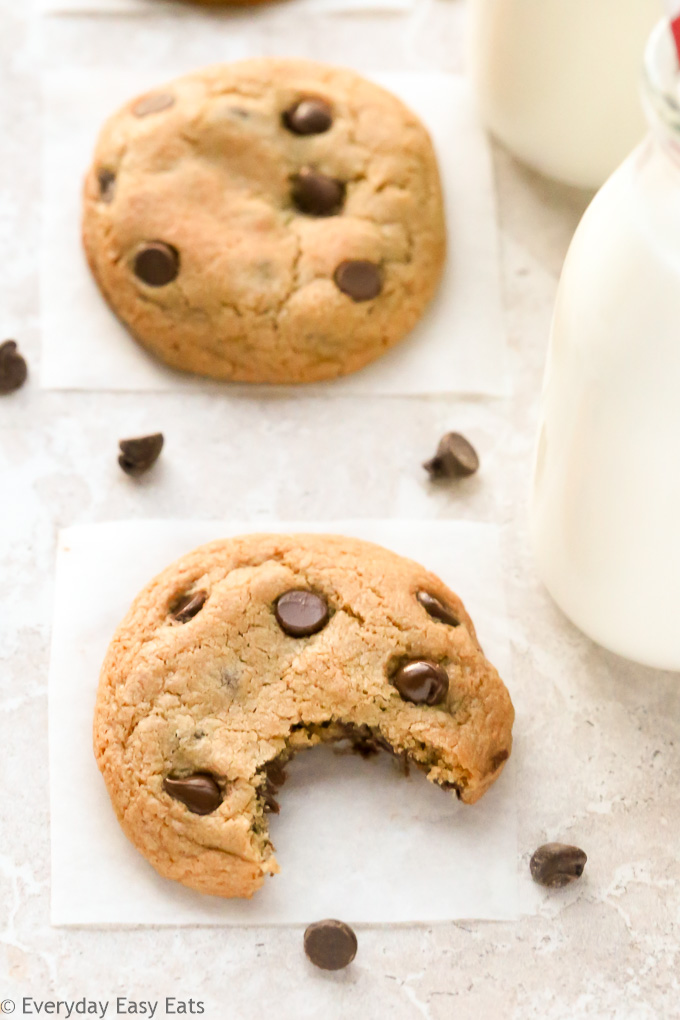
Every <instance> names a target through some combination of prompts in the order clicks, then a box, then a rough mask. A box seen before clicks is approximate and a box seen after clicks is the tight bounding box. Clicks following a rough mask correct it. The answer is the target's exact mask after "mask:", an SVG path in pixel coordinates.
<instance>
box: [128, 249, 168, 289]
mask: <svg viewBox="0 0 680 1020" xmlns="http://www.w3.org/2000/svg"><path fill="white" fill-rule="evenodd" d="M133 269H134V272H135V276H137V277H139V279H140V280H141V281H142V283H145V284H146V285H147V286H148V287H165V286H167V284H168V283H172V281H173V280H176V279H177V274H178V273H179V252H178V251H177V249H176V248H173V246H172V245H171V244H165V242H164V241H149V243H148V244H145V245H144V247H143V248H140V249H139V251H138V252H137V254H136V255H135V260H134V263H133Z"/></svg>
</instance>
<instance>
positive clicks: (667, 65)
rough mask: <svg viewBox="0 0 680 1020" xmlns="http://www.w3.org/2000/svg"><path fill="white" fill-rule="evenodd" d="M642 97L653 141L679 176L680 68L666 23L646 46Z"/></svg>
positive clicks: (654, 33)
mask: <svg viewBox="0 0 680 1020" xmlns="http://www.w3.org/2000/svg"><path fill="white" fill-rule="evenodd" d="M642 94H643V100H644V106H645V111H646V113H647V120H648V121H649V126H650V130H651V133H652V137H653V139H654V140H655V141H656V142H657V144H658V146H659V147H660V148H661V149H662V150H663V151H664V152H665V153H666V155H667V156H668V157H669V158H670V159H671V160H672V161H673V163H674V164H675V166H676V168H677V170H678V174H679V175H680V66H679V62H678V54H677V51H676V49H675V44H674V41H673V34H672V32H671V28H670V25H669V23H668V21H667V20H666V19H664V20H663V21H662V22H660V23H659V24H658V25H657V27H656V28H655V29H654V31H653V33H652V35H651V37H650V40H649V43H648V44H647V49H646V51H645V60H644V70H643V88H642Z"/></svg>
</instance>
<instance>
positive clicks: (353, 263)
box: [333, 259, 382, 301]
mask: <svg viewBox="0 0 680 1020" xmlns="http://www.w3.org/2000/svg"><path fill="white" fill-rule="evenodd" d="M333 279H334V280H335V285H336V287H337V288H338V290H341V291H342V293H343V294H347V296H348V297H351V298H352V301H372V300H373V298H376V297H377V296H378V294H379V293H380V291H381V290H382V276H381V274H380V269H379V268H378V266H376V264H375V262H368V261H367V260H366V259H348V260H347V261H346V262H341V263H340V265H339V266H338V268H337V269H336V270H335V273H334V274H333Z"/></svg>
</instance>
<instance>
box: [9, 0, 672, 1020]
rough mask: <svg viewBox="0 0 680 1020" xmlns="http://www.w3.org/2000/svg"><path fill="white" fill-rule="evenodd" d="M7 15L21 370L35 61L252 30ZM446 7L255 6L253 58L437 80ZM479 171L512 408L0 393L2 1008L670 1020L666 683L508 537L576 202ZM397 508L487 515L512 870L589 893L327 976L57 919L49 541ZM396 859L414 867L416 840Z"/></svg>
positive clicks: (396, 945) (522, 544)
mask: <svg viewBox="0 0 680 1020" xmlns="http://www.w3.org/2000/svg"><path fill="white" fill-rule="evenodd" d="M0 10H1V22H0V23H1V25H2V32H0V53H1V62H0V96H1V97H2V98H1V100H0V126H1V132H2V139H3V158H2V160H1V161H0V249H1V250H2V254H3V258H2V264H3V272H2V274H0V309H2V313H1V318H0V330H1V331H2V333H3V335H5V336H11V335H15V336H16V337H17V338H18V339H19V340H20V342H21V346H22V348H23V349H24V350H25V352H26V353H27V354H28V356H29V359H30V362H31V364H32V365H35V364H36V362H37V359H38V346H39V337H38V313H37V307H38V293H37V272H36V266H37V246H38V233H39V223H40V201H39V193H40V121H39V112H40V110H39V93H38V86H37V71H38V67H39V65H40V63H41V62H43V63H45V64H48V65H50V66H56V65H57V64H58V63H59V61H60V60H64V61H67V62H68V61H76V60H77V61H80V62H82V63H86V64H87V63H92V64H93V63H96V62H98V61H101V62H103V63H104V62H108V63H114V62H120V63H128V64H131V65H134V64H135V63H136V62H137V61H144V62H145V63H148V64H151V63H154V62H157V63H158V64H159V66H160V65H161V64H163V63H164V62H165V61H166V60H167V59H168V57H169V56H172V55H176V51H177V46H178V45H179V44H180V43H181V53H182V58H183V59H185V60H186V62H187V63H191V62H192V61H193V62H201V61H203V60H204V59H205V52H206V43H205V39H206V35H208V36H209V39H210V42H209V47H210V48H212V54H213V56H212V58H216V57H219V53H220V47H221V45H222V44H223V42H224V40H225V39H226V38H228V36H229V35H230V34H231V33H233V32H240V31H243V30H244V26H246V25H247V24H248V23H249V21H248V19H249V15H248V13H247V12H244V13H242V14H240V15H238V16H235V17H232V18H227V17H225V18H219V19H217V28H216V29H214V30H211V31H210V32H209V33H206V17H207V16H204V15H201V14H199V13H196V12H188V13H186V14H183V15H182V16H181V17H178V18H172V19H166V18H164V19H158V20H156V19H139V20H137V21H136V22H135V23H130V22H125V21H123V20H119V21H116V20H115V19H107V20H105V19H91V20H89V21H88V20H87V19H84V20H80V21H77V22H76V21H68V20H66V19H64V20H62V21H56V20H55V21H53V22H51V23H49V24H47V25H44V26H42V27H41V26H40V24H39V22H38V20H37V19H36V18H35V17H34V16H33V15H32V14H31V11H30V9H27V5H24V4H18V3H14V2H12V0H3V2H2V4H1V6H0ZM460 14H461V3H460V0H421V6H420V7H419V8H418V10H417V11H416V13H415V14H414V15H413V16H412V18H411V19H410V20H409V19H406V18H404V17H383V18H375V19H364V20H363V21H357V19H356V18H349V17H347V18H338V19H333V20H332V23H329V21H328V20H326V19H315V18H312V17H309V16H307V17H306V18H305V19H304V21H303V22H298V23H296V24H291V21H290V18H289V17H288V16H287V15H286V11H285V7H284V6H282V7H280V8H279V9H276V10H269V11H266V12H264V13H262V14H261V15H260V16H259V18H258V21H257V26H258V27H257V29H256V31H255V36H256V46H257V47H258V48H259V49H261V50H265V51H270V52H274V51H278V52H281V53H290V54H299V55H310V56H316V57H323V58H324V59H327V60H336V61H345V62H352V63H358V64H360V63H362V62H363V63H364V64H366V63H371V64H372V65H373V66H376V67H377V66H379V65H380V66H381V67H385V68H402V67H411V68H418V67H431V66H438V67H440V68H442V69H453V70H456V69H458V68H459V67H460V61H461V49H462V47H461V39H460ZM496 168H497V174H498V184H499V196H500V216H501V224H502V232H503V263H504V265H503V271H504V279H505V288H506V300H507V315H508V326H509V332H510V338H511V345H512V367H513V374H514V384H515V396H514V398H513V399H512V401H510V402H498V401H478V400H455V401H451V400H444V399H437V400H417V399H408V400H401V399H389V400H381V401H375V402H372V403H366V402H364V401H362V400H353V399H338V400H335V401H323V400H317V401H307V400H304V401H303V400H294V399H293V400H283V399H282V400H270V401H253V400H248V399H233V398H230V397H229V396H228V394H227V393H226V392H225V395H224V397H219V396H199V395H189V396H186V395H185V396H182V397H173V396H172V395H159V396H148V395H146V396H144V398H143V399H140V398H139V397H138V396H135V395H129V396H126V395H108V396H107V395H105V394H104V395H102V394H68V393H60V394H51V393H42V392H40V391H39V390H38V389H37V386H36V384H35V381H33V382H32V383H31V385H29V386H27V387H26V388H25V389H24V390H23V391H21V392H20V393H19V394H17V395H16V396H14V397H11V398H3V399H2V400H1V401H0V430H1V431H0V479H1V481H0V522H1V524H2V527H1V528H0V562H1V564H2V566H1V570H2V579H3V598H2V612H1V613H0V663H1V665H0V747H1V748H2V752H1V756H0V771H1V776H0V782H1V787H0V788H1V791H2V799H1V801H0V805H1V806H0V999H4V998H7V997H10V998H14V999H16V1000H19V999H20V997H21V996H23V995H33V996H34V997H35V998H37V999H41V998H57V997H58V998H61V999H78V998H80V997H82V996H89V997H91V998H98V999H113V998H115V996H116V995H127V996H129V997H131V998H137V999H162V998H163V997H164V996H165V995H176V996H179V997H185V998H189V997H190V996H192V997H193V998H194V999H202V1000H204V1001H205V1003H206V1015H207V1016H209V1017H214V1018H216V1020H217V1018H220V1020H221V1018H234V1020H256V1018H260V1017H268V1016H271V1017H283V1018H288V1017H291V1018H292V1017H318V1016H324V1017H328V1018H333V1020H334V1018H338V1020H340V1018H344V1017H349V1016H355V1015H356V1016H364V1017H371V1018H373V1017H386V1016H390V1017H394V1018H399V1020H401V1018H410V1017H426V1018H431V1020H444V1018H448V1017H453V1016H455V1017H457V1018H460V1020H466V1018H486V1017H502V1018H513V1020H534V1018H536V1020H539V1018H540V1020H546V1018H547V1020H553V1018H578V1017H624V1018H628V1017H631V1018H638V1017H639V1018H645V1020H646V1018H650V1020H651V1018H658V1017H662V1018H667V1017H674V1016H680V1006H679V1005H678V1002H679V999H678V981H677V976H676V975H677V969H678V946H679V939H678V935H679V926H680V864H679V863H678V853H677V849H676V846H677V836H676V833H677V830H678V825H679V823H680V789H679V785H678V782H677V773H678V767H679V765H680V760H679V759H680V744H678V741H677V736H678V725H679V724H678V719H679V717H680V711H679V709H680V705H679V699H680V691H679V688H678V680H677V677H674V676H671V675H666V674H659V673H654V672H651V671H647V670H642V669H638V668H635V667H633V666H631V665H628V664H626V663H624V662H622V661H621V660H618V659H616V658H615V657H614V656H611V655H609V654H607V653H605V652H603V651H601V650H599V649H597V648H595V647H594V646H593V645H592V644H590V643H589V642H588V641H587V640H585V639H584V638H582V637H581V636H580V635H579V634H578V633H577V632H576V631H575V630H574V629H573V628H572V627H570V626H569V624H568V623H567V622H566V621H565V620H564V619H563V618H562V617H561V615H560V614H559V612H558V611H557V610H556V609H555V608H554V606H553V605H552V604H551V603H550V601H549V599H548V598H547V596H546V595H545V593H544V592H543V591H542V589H541V587H540V585H539V584H538V583H537V580H536V577H535V575H534V572H533V569H532V564H531V561H530V557H529V555H528V550H527V535H526V505H525V504H526V493H527V489H528V485H529V474H530V462H531V447H532V442H533V431H534V423H535V419H536V409H537V398H538V392H539V384H540V376H541V369H542V362H543V358H544V352H545V344H546V337H547V330H548V324H549V318H550V313H551V307H552V301H553V297H554V291H555V285H556V279H557V274H558V272H559V268H560V265H561V261H562V258H563V256H564V252H565V250H566V247H567V245H568V242H569V238H570V235H571V232H572V230H573V228H574V226H575V224H576V222H577V219H578V217H579V215H580V213H581V211H582V209H583V208H584V204H585V197H584V196H582V195H579V194H576V193H572V192H566V191H564V190H561V189H558V188H556V187H553V186H550V185H548V184H546V183H544V182H541V181H539V180H538V179H536V178H535V177H533V176H532V175H530V174H528V173H527V172H526V171H524V170H522V169H521V168H519V167H517V166H516V165H515V164H514V163H513V162H512V161H511V160H510V158H509V157H508V156H506V155H505V154H503V153H501V152H497V153H496ZM74 314H77V309H74ZM93 343H96V337H93ZM34 378H35V377H34ZM451 427H455V428H458V429H460V430H462V431H464V432H466V433H467V434H468V435H469V436H470V437H471V438H472V439H473V440H474V442H475V443H476V445H477V446H478V448H479V450H480V453H481V455H482V459H483V470H482V471H481V473H480V474H479V476H477V477H476V478H474V479H472V480H470V481H468V482H465V483H463V484H461V485H460V486H459V487H457V488H455V489H451V490H448V491H447V490H437V491H434V490H433V491H428V490H427V486H426V484H425V480H424V477H423V472H422V471H421V469H420V467H419V464H420V462H421V461H422V460H423V459H424V458H425V457H426V456H427V455H429V454H430V453H431V451H432V449H433V447H434V445H435V443H436V441H437V439H438V437H439V435H440V433H442V432H443V431H444V430H446V429H447V428H451ZM155 429H162V430H163V431H164V432H165V434H166V439H167V447H166V451H165V453H164V455H163V462H162V464H161V465H159V469H158V470H157V471H156V472H155V473H154V474H153V475H152V476H150V477H149V478H148V479H145V480H142V481H140V482H137V483H134V482H132V481H131V480H130V479H128V478H126V477H125V476H124V475H123V474H122V473H121V472H120V471H119V470H118V468H117V466H116V458H115V454H116V443H117V439H118V438H119V437H121V436H125V435H131V434H135V433H142V432H145V431H152V430H155ZM416 493H418V494H420V504H421V506H422V512H423V515H424V516H425V515H427V516H431V517H442V516H449V515H455V516H463V517H471V518H474V519H478V520H488V521H498V522H499V523H501V524H502V525H503V528H504V551H505V567H506V578H507V594H508V598H509V602H510V607H511V617H512V622H513V627H514V633H513V646H514V655H515V667H516V683H515V689H516V691H517V697H516V702H517V708H518V715H519V718H518V726H517V731H516V739H517V743H518V746H521V748H522V751H523V757H524V759H525V762H526V765H525V776H524V779H523V778H522V777H521V776H520V786H519V799H520V813H521V845H520V847H519V858H520V860H521V866H522V867H525V866H526V860H527V858H528V855H529V854H530V852H531V851H532V850H533V849H534V848H535V847H536V845H538V844H539V843H541V842H543V841H545V840H546V839H555V838H563V839H567V840H573V841H575V842H577V843H579V844H580V845H582V846H583V847H584V848H585V849H586V850H587V852H588V854H589V858H590V860H589V864H588V868H587V873H586V876H587V877H586V878H585V880H584V881H583V882H582V883H580V884H579V885H578V886H576V887H573V888H571V889H568V890H565V891H563V892H558V893H553V894H546V895H545V896H543V895H542V894H541V895H540V896H539V897H538V899H539V911H538V913H537V915H536V916H530V917H526V918H525V919H524V920H523V921H521V922H520V923H517V924H480V923H465V924H456V925H442V926H436V927H433V928H427V929H426V928H423V929H391V930H385V929H374V930H364V931H362V932H361V934H360V943H361V944H360V952H359V956H358V958H357V961H356V963H355V964H354V965H353V967H352V968H351V969H350V970H349V971H348V972H346V973H342V974H339V975H325V974H322V973H320V972H318V971H314V970H313V969H312V967H311V966H310V965H308V964H307V962H306V961H305V959H304V957H303V955H302V952H301V933H300V931H299V930H289V931H280V930H276V931H270V930H258V931H243V930H232V931H230V930H224V931H220V932H215V931H210V930H201V929H197V930H186V929H184V930H179V931H174V930H154V931H150V930H136V931H93V930H86V931H65V930H61V931H57V930H53V929H51V928H50V926H49V921H48V906H49V904H48V894H49V856H48V849H49V844H48V837H49V831H48V830H49V819H48V812H47V780H48V777H47V732H46V681H45V678H46V671H47V661H48V642H49V633H50V612H51V604H50V603H51V594H52V583H51V575H52V567H53V552H54V539H55V531H56V528H57V527H59V526H62V525H68V524H73V523H78V522H85V521H96V520H103V519H112V518H120V517H131V518H133V517H148V516H164V517H173V516H176V517H187V516H196V517H201V518H207V517H213V518H224V517H241V518H244V517H249V518H251V519H253V520H256V519H257V518H258V517H266V516H268V515H271V514H278V515H281V516H288V517H298V518H303V517H310V518H312V517H342V516H362V515H363V516H389V515H398V514H399V513H400V508H401V507H403V506H404V505H405V503H408V505H409V507H410V506H411V503H412V500H413V498H414V494H416ZM93 598H96V592H93ZM367 852H370V848H367ZM414 866H427V850H426V848H423V860H422V861H420V862H414ZM451 872H452V876H453V877H454V878H455V861H452V862H451ZM114 1008H115V1005H112V1006H111V1007H110V1008H109V1014H108V1015H111V1013H112V1012H113V1010H114ZM159 1014H160V1015H163V1012H162V1007H161V1008H159V1013H157V1016H158V1015H159ZM17 1015H21V1014H20V1012H19V1011H18V1012H17Z"/></svg>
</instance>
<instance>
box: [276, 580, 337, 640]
mask: <svg viewBox="0 0 680 1020" xmlns="http://www.w3.org/2000/svg"><path fill="white" fill-rule="evenodd" d="M274 613H275V615H276V619H277V622H278V624H279V627H280V628H281V630H282V631H284V632H285V633H286V634H290V636H291V637H308V636H309V635H310V634H316V633H317V631H319V630H321V629H322V628H323V627H325V626H326V624H327V623H328V603H327V602H326V600H325V599H324V598H322V596H321V595H317V594H315V592H313V591H305V590H303V589H294V590H293V591H287V592H286V593H285V594H284V595H281V596H280V597H279V598H278V599H277V600H276V605H275V607H274Z"/></svg>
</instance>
